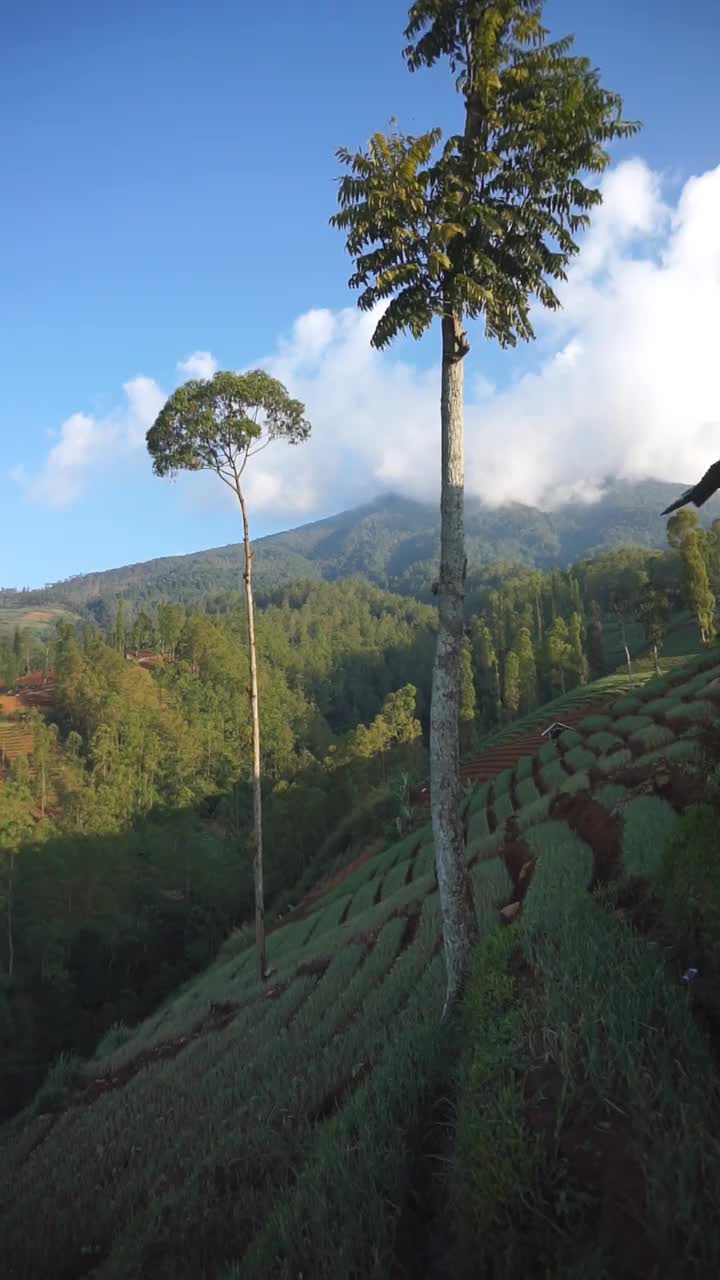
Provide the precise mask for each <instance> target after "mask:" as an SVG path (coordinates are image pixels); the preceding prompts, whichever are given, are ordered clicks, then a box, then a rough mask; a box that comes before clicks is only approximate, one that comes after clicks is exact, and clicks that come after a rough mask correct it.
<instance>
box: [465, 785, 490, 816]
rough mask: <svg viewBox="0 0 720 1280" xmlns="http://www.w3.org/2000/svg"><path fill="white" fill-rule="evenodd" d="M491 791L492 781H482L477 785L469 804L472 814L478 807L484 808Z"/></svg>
mask: <svg viewBox="0 0 720 1280" xmlns="http://www.w3.org/2000/svg"><path fill="white" fill-rule="evenodd" d="M489 793H490V783H489V782H481V783H480V786H479V787H476V788H475V790H474V791H473V792H472V794H471V796H470V803H469V804H468V813H469V814H472V813H476V812H477V810H478V809H484V808H485V806H486V804H487V799H488V795H489Z"/></svg>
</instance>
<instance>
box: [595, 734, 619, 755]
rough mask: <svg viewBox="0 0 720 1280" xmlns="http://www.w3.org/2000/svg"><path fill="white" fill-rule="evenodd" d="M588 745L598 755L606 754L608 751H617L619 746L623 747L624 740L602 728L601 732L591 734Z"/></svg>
mask: <svg viewBox="0 0 720 1280" xmlns="http://www.w3.org/2000/svg"><path fill="white" fill-rule="evenodd" d="M587 745H588V747H589V748H590V749H591V750H592V751H594V752H595V753H596V754H597V755H604V754H606V753H607V752H608V751H615V750H616V749H617V748H618V747H622V745H623V740H622V738H618V737H617V736H616V735H615V734H614V733H608V732H607V731H606V730H604V729H601V730H600V732H599V733H592V734H591V735H590V737H589V738H588V740H587Z"/></svg>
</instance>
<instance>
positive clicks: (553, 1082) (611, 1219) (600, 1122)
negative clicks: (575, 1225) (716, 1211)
mask: <svg viewBox="0 0 720 1280" xmlns="http://www.w3.org/2000/svg"><path fill="white" fill-rule="evenodd" d="M562 1088H563V1079H562V1074H561V1072H560V1070H559V1068H558V1067H557V1066H556V1065H555V1064H554V1063H545V1064H543V1065H542V1066H539V1067H534V1068H532V1069H531V1070H530V1071H528V1073H527V1075H526V1077H525V1083H524V1093H525V1102H526V1108H527V1110H526V1119H527V1125H528V1128H529V1129H530V1130H531V1132H532V1133H534V1134H535V1135H536V1136H537V1137H538V1139H539V1140H540V1142H541V1143H542V1144H543V1145H544V1146H545V1148H546V1149H547V1152H548V1155H549V1157H550V1159H551V1160H553V1161H556V1160H557V1159H558V1158H559V1159H560V1160H561V1161H562V1162H563V1164H564V1167H565V1171H566V1172H565V1178H564V1181H566V1182H567V1183H569V1184H570V1186H573V1185H574V1186H576V1187H577V1189H578V1190H579V1191H581V1192H585V1193H588V1192H589V1193H590V1195H591V1196H592V1198H593V1201H594V1204H593V1205H592V1206H590V1208H589V1211H588V1214H587V1218H588V1219H589V1220H588V1221H586V1223H585V1230H586V1231H588V1234H590V1235H591V1237H592V1239H593V1240H595V1241H599V1243H600V1244H601V1245H602V1246H603V1248H604V1249H605V1250H606V1251H607V1253H608V1254H609V1256H610V1258H611V1259H612V1275H613V1276H614V1277H615V1276H616V1277H618V1280H624V1278H625V1277H627V1280H630V1277H633V1280H637V1277H638V1276H648V1277H650V1276H655V1275H659V1274H660V1273H659V1272H658V1271H657V1267H658V1264H659V1262H660V1259H659V1258H658V1257H657V1255H656V1253H655V1251H654V1250H653V1248H652V1246H651V1245H650V1243H649V1241H648V1240H647V1238H646V1237H645V1236H644V1235H643V1231H642V1226H641V1224H642V1222H643V1219H644V1216H645V1202H646V1191H645V1179H644V1175H643V1170H642V1165H641V1163H640V1161H639V1159H638V1156H637V1153H636V1149H635V1143H634V1139H633V1134H632V1131H631V1127H630V1123H629V1121H628V1120H627V1118H626V1117H624V1116H623V1115H622V1114H621V1113H619V1112H617V1111H615V1110H612V1111H611V1110H610V1109H607V1110H603V1109H602V1108H600V1107H599V1106H598V1103H597V1101H596V1100H594V1099H591V1098H588V1099H586V1100H585V1105H583V1106H580V1105H578V1107H577V1108H576V1109H575V1110H574V1112H573V1114H572V1115H571V1116H570V1117H568V1119H567V1120H566V1121H565V1122H564V1123H563V1124H562V1125H561V1128H560V1132H559V1133H557V1122H558V1118H559V1108H560V1103H561V1098H562ZM583 1234H584V1233H583Z"/></svg>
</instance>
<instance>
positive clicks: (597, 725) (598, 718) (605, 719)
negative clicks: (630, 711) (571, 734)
mask: <svg viewBox="0 0 720 1280" xmlns="http://www.w3.org/2000/svg"><path fill="white" fill-rule="evenodd" d="M611 724H612V720H611V718H610V716H606V715H594V716H586V717H585V719H584V720H581V721H580V724H579V725H578V729H582V731H583V733H595V732H597V730H598V729H607V728H608V726H609V725H611Z"/></svg>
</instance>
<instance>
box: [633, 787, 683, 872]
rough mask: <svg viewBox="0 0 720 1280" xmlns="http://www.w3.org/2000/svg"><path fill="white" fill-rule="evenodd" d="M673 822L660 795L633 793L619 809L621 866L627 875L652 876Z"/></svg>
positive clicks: (669, 809)
mask: <svg viewBox="0 0 720 1280" xmlns="http://www.w3.org/2000/svg"><path fill="white" fill-rule="evenodd" d="M676 823H677V814H676V812H675V810H674V809H673V807H672V805H670V804H668V802H667V800H663V799H661V797H660V796H636V797H635V799H634V800H630V801H628V803H627V804H626V805H625V806H624V808H623V828H624V829H623V867H624V870H625V874H626V875H628V876H642V877H652V876H654V875H656V874H657V872H658V871H659V869H660V866H661V865H662V860H663V855H664V852H665V847H666V845H667V843H668V841H669V839H670V837H671V836H672V833H673V831H674V829H675V826H676Z"/></svg>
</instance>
